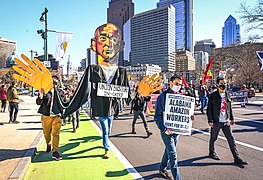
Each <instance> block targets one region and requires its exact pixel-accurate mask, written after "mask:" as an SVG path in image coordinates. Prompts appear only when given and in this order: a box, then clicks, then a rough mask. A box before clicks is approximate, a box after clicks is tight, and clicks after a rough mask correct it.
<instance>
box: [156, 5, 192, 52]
mask: <svg viewBox="0 0 263 180" xmlns="http://www.w3.org/2000/svg"><path fill="white" fill-rule="evenodd" d="M169 4H172V5H173V6H174V7H175V21H176V24H175V26H176V30H175V33H176V35H175V37H176V50H177V51H184V50H187V51H190V52H193V0H160V1H159V2H158V3H157V8H160V7H163V6H167V5H169Z"/></svg>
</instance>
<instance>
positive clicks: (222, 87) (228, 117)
mask: <svg viewBox="0 0 263 180" xmlns="http://www.w3.org/2000/svg"><path fill="white" fill-rule="evenodd" d="M217 85H218V90H217V91H215V92H214V93H212V94H211V95H210V97H209V101H208V107H207V119H208V124H209V126H210V127H211V131H210V141H209V157H210V158H212V159H215V160H220V158H219V157H218V156H217V154H216V152H215V141H216V140H217V137H218V134H219V131H220V129H222V130H223V133H224V135H225V137H226V139H227V142H228V145H229V147H230V150H231V152H232V155H233V157H234V162H235V163H237V164H242V165H246V164H248V163H247V162H246V161H244V160H242V159H241V158H240V157H239V154H238V151H237V148H236V143H235V139H234V136H233V133H232V130H231V127H230V125H234V124H235V121H234V116H233V111H232V107H231V100H230V98H229V95H228V93H227V91H226V81H225V79H224V78H223V77H219V78H217Z"/></svg>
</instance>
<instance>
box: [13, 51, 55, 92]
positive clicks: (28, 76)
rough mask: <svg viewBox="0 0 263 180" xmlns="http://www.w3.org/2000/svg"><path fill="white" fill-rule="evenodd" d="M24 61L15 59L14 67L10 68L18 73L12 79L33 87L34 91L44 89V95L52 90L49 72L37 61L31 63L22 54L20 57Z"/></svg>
mask: <svg viewBox="0 0 263 180" xmlns="http://www.w3.org/2000/svg"><path fill="white" fill-rule="evenodd" d="M21 57H22V58H23V60H24V61H21V60H20V59H18V58H15V62H16V65H14V66H13V67H12V68H13V69H14V70H15V71H16V72H17V73H18V74H13V77H14V78H15V79H17V80H19V81H22V82H25V83H26V84H28V85H30V86H33V87H34V88H35V89H38V90H40V89H41V88H43V89H44V91H45V93H47V92H48V91H50V90H52V89H53V88H54V86H53V80H52V76H51V74H50V72H49V70H48V69H47V68H46V67H45V66H44V65H43V64H42V63H41V62H40V61H39V60H38V59H36V58H35V59H34V61H31V60H30V59H29V58H28V57H26V56H25V55H24V54H22V55H21Z"/></svg>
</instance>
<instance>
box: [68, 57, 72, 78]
mask: <svg viewBox="0 0 263 180" xmlns="http://www.w3.org/2000/svg"><path fill="white" fill-rule="evenodd" d="M70 74H72V62H71V61H70V55H69V56H68V62H67V76H68V77H69V75H70Z"/></svg>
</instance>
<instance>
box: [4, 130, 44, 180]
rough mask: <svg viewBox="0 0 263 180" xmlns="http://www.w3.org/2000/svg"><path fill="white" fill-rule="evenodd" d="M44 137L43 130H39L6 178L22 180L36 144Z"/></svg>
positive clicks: (36, 146) (34, 151)
mask: <svg viewBox="0 0 263 180" xmlns="http://www.w3.org/2000/svg"><path fill="white" fill-rule="evenodd" d="M43 138H44V135H43V131H40V132H39V134H38V135H37V137H36V138H35V140H34V141H33V143H32V144H31V145H30V147H29V149H28V150H27V151H26V153H25V154H24V157H23V158H22V159H21V161H20V162H19V163H18V165H17V166H16V168H15V170H14V171H13V172H12V174H11V175H10V176H9V178H8V179H10V180H11V179H12V180H13V179H16V180H22V179H23V177H24V175H25V173H26V171H27V169H28V167H29V165H30V163H31V160H32V157H33V156H34V155H35V153H36V151H37V148H38V146H39V145H40V143H41V142H42V140H43Z"/></svg>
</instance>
